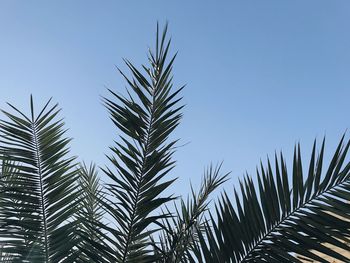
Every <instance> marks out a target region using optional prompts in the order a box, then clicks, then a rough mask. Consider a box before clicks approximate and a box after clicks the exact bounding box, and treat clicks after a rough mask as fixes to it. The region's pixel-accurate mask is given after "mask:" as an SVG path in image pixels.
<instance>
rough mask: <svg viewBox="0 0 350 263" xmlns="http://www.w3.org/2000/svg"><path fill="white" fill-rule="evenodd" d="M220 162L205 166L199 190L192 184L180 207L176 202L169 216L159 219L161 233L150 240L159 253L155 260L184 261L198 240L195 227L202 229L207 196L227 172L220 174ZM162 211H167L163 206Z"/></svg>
mask: <svg viewBox="0 0 350 263" xmlns="http://www.w3.org/2000/svg"><path fill="white" fill-rule="evenodd" d="M220 169H221V165H219V166H217V167H215V168H214V167H213V166H210V167H209V168H208V169H206V170H205V172H204V176H203V179H202V184H201V186H200V190H199V192H198V193H196V192H195V191H194V190H193V188H191V190H192V194H191V198H188V199H187V201H184V200H183V199H181V204H180V209H178V208H177V207H176V206H175V208H176V213H175V215H174V216H173V217H171V218H167V219H164V220H162V229H163V231H162V232H163V233H162V235H161V236H160V238H159V240H158V241H157V242H156V241H155V242H154V244H153V246H154V247H155V253H157V254H159V255H160V256H159V258H160V259H159V260H158V261H157V262H159V263H179V262H188V254H189V253H192V250H193V247H194V246H195V245H196V243H198V235H197V233H196V232H197V231H205V222H206V219H205V212H206V211H207V209H208V204H209V202H210V199H209V196H210V195H211V194H212V193H213V192H214V190H215V189H217V188H218V187H219V186H220V185H221V184H223V183H224V182H226V181H227V177H228V174H224V175H222V174H221V172H220ZM166 213H169V214H170V213H171V212H170V210H169V209H167V212H166Z"/></svg>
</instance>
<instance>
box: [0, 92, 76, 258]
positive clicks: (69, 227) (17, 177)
mask: <svg viewBox="0 0 350 263" xmlns="http://www.w3.org/2000/svg"><path fill="white" fill-rule="evenodd" d="M9 105H10V104H9ZM10 106H11V108H12V109H13V110H14V113H9V112H7V111H3V113H4V114H5V116H6V117H7V120H1V123H0V136H1V137H0V143H1V145H0V149H1V156H3V158H5V159H6V160H8V163H7V165H9V166H10V167H9V168H8V169H10V170H14V171H15V174H14V175H13V174H12V175H11V173H7V175H6V174H5V175H2V177H3V178H2V182H6V184H5V185H3V187H2V189H1V195H2V196H1V202H2V205H3V206H4V207H5V209H4V208H2V209H1V215H0V217H1V218H0V222H1V224H2V225H1V226H0V228H1V235H0V240H1V245H2V249H3V251H4V252H5V253H8V254H10V255H12V256H13V257H15V259H16V260H18V261H19V262H46V263H48V262H60V261H62V260H63V259H64V258H66V257H67V255H69V253H70V252H71V249H72V247H73V240H74V228H73V226H74V225H73V223H72V221H71V220H72V215H73V214H74V211H75V206H76V203H75V202H76V200H77V196H76V186H77V184H76V182H77V179H78V174H77V170H76V169H75V168H74V165H75V164H74V158H73V157H67V156H68V153H69V149H68V143H69V141H70V139H67V138H65V137H64V134H65V130H64V123H63V121H62V120H60V119H57V114H58V113H59V111H60V110H59V109H58V105H57V104H56V105H54V106H51V105H50V101H49V102H48V103H47V104H46V105H45V107H44V108H43V109H42V110H41V111H40V113H39V114H38V115H36V114H35V112H34V105H33V99H32V97H31V100H30V106H31V114H30V116H26V115H25V114H24V113H22V112H21V111H19V110H18V109H17V108H15V107H14V106H12V105H10ZM14 204H15V205H14ZM14 262H16V261H14Z"/></svg>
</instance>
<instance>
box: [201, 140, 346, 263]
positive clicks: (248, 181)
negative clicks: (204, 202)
mask: <svg viewBox="0 0 350 263" xmlns="http://www.w3.org/2000/svg"><path fill="white" fill-rule="evenodd" d="M324 145H325V144H324V141H323V143H322V147H321V150H320V153H319V154H316V142H315V144H314V146H313V150H312V154H311V159H310V163H309V167H308V170H307V172H306V174H305V171H304V170H303V166H302V158H301V154H300V146H299V145H298V146H297V147H296V148H295V151H294V159H293V172H292V174H291V175H290V177H289V174H288V173H287V168H286V163H285V160H284V157H283V156H282V154H281V158H280V161H279V160H278V158H277V157H276V158H275V171H273V168H272V166H271V164H270V162H268V164H267V167H266V168H263V166H261V169H260V171H258V172H257V179H258V182H257V185H255V184H254V183H253V180H252V178H251V177H249V176H246V177H245V178H244V180H243V182H241V183H240V194H241V195H240V194H239V193H238V192H237V191H236V190H235V191H234V196H235V200H236V202H235V203H233V202H231V200H230V199H229V197H228V195H227V194H224V195H223V197H222V199H221V201H220V202H219V203H218V205H217V208H216V210H217V220H216V221H215V222H213V223H212V225H211V227H209V225H208V227H207V231H206V235H201V236H200V239H201V247H197V251H196V256H197V260H199V262H203V260H204V261H205V262H276V263H277V262H301V261H300V260H299V259H298V258H297V257H295V255H300V256H303V257H306V258H309V259H312V260H315V261H317V262H327V260H325V259H324V258H323V257H321V256H320V255H319V253H315V251H318V252H321V253H323V254H325V255H329V256H332V257H334V258H336V259H339V260H342V261H344V262H348V261H349V259H348V258H347V257H346V256H344V255H341V254H339V253H337V252H336V251H334V250H333V249H330V248H329V245H334V246H336V247H339V248H342V249H345V250H350V247H349V246H348V245H347V243H346V242H347V241H348V240H349V237H350V220H349V219H350V204H349V200H350V163H349V162H348V161H346V160H347V159H346V155H347V152H348V149H349V146H350V141H349V142H347V143H346V144H344V137H343V138H342V139H341V141H340V143H339V145H338V147H337V149H336V151H335V153H334V156H333V158H332V159H331V162H330V164H329V166H328V168H327V170H326V171H325V172H324V173H323V162H324Z"/></svg>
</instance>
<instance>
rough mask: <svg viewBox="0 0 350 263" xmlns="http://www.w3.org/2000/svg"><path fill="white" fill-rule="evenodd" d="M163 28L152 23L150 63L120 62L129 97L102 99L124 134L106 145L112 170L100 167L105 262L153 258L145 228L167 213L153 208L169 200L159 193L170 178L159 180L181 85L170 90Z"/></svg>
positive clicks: (168, 158)
mask: <svg viewBox="0 0 350 263" xmlns="http://www.w3.org/2000/svg"><path fill="white" fill-rule="evenodd" d="M166 31H167V27H165V29H164V31H163V34H162V35H161V36H159V32H158V27H157V40H156V48H155V53H154V54H153V53H152V52H151V51H150V52H149V62H150V65H149V67H146V66H143V69H144V70H145V73H144V74H143V73H141V72H140V71H139V70H137V69H136V68H135V67H134V66H133V65H132V64H131V63H130V62H129V61H127V60H125V62H126V65H127V67H128V68H129V69H130V71H131V74H132V78H131V79H129V78H128V77H126V76H125V75H124V74H123V73H121V74H122V75H123V76H124V77H125V79H126V81H127V83H128V85H129V90H128V96H127V97H123V96H121V95H118V94H116V93H114V92H113V91H110V92H111V94H112V95H113V97H114V99H116V100H117V102H115V101H114V100H112V99H108V98H105V100H104V101H105V104H106V106H107V108H108V110H109V112H110V116H111V119H112V121H113V123H114V124H115V125H116V126H117V127H118V128H119V129H120V131H121V132H122V133H123V135H121V136H120V140H119V142H116V145H115V146H114V147H111V150H112V152H113V155H111V156H109V160H110V161H111V163H112V164H113V168H106V169H104V171H105V173H106V174H107V176H108V177H109V178H110V179H111V183H109V184H108V185H107V195H106V197H107V198H109V200H108V201H105V202H104V206H105V208H106V211H107V213H108V214H109V216H110V218H111V219H112V222H113V223H114V224H115V227H112V225H110V226H109V227H108V228H107V230H108V231H109V235H106V236H105V237H106V239H109V240H108V242H109V244H110V246H111V247H113V249H114V252H113V253H112V254H113V256H112V259H110V260H112V261H116V262H147V261H153V259H152V257H151V254H150V253H149V252H150V251H149V250H150V249H149V244H150V239H149V236H150V234H151V233H152V232H153V231H154V230H152V227H150V226H151V225H152V224H153V223H155V222H157V221H159V220H160V219H162V218H165V217H167V215H164V214H161V215H155V214H154V213H153V212H154V211H155V210H156V209H158V208H159V207H160V206H161V205H163V204H165V203H167V202H168V201H170V200H172V199H173V198H172V197H171V196H162V195H161V194H162V192H163V191H164V190H165V189H166V188H167V187H168V186H169V185H170V184H171V183H172V182H173V181H174V180H167V179H165V180H163V179H164V177H165V176H166V175H167V174H168V173H169V171H170V170H171V169H172V168H173V167H174V161H173V160H172V155H173V153H174V145H175V143H176V141H170V142H168V137H169V135H170V134H171V133H172V131H173V130H174V129H175V128H176V127H177V125H178V124H179V121H180V119H181V116H182V114H181V113H180V110H181V108H182V106H178V103H179V101H180V99H181V98H178V94H179V92H180V91H181V89H182V88H180V89H178V90H176V91H172V89H173V87H172V86H173V84H172V67H173V62H174V59H175V56H173V57H172V58H171V59H170V60H169V61H168V59H167V58H168V52H169V47H170V40H169V41H167V40H166ZM129 92H130V93H129ZM131 93H132V94H131ZM149 227H150V228H149Z"/></svg>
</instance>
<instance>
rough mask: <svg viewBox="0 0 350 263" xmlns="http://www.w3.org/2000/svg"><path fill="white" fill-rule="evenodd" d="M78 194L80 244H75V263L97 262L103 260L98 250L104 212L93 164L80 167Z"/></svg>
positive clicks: (101, 194) (98, 180) (100, 186)
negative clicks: (76, 249)
mask: <svg viewBox="0 0 350 263" xmlns="http://www.w3.org/2000/svg"><path fill="white" fill-rule="evenodd" d="M79 174H80V178H79V193H80V194H81V196H80V204H79V205H80V208H79V210H78V211H77V219H78V221H79V225H78V230H77V232H78V233H79V235H78V236H79V238H80V240H79V241H80V242H79V243H78V244H77V248H78V251H77V253H76V258H75V262H99V261H102V260H103V258H102V257H103V255H101V253H100V249H101V247H102V244H103V240H102V237H101V234H100V232H101V224H102V222H103V218H104V211H103V208H102V206H101V202H100V200H101V199H102V198H103V193H102V191H103V188H102V185H101V184H100V178H99V177H98V173H97V168H96V166H95V165H94V164H90V166H89V167H87V166H86V165H85V164H82V165H81V167H80V173H79Z"/></svg>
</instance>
